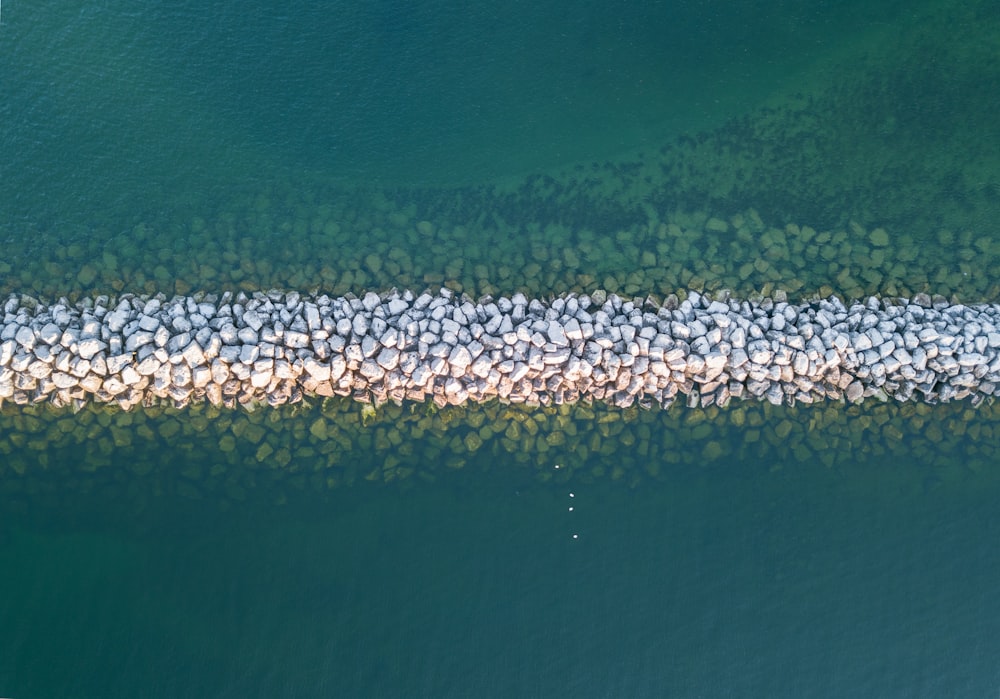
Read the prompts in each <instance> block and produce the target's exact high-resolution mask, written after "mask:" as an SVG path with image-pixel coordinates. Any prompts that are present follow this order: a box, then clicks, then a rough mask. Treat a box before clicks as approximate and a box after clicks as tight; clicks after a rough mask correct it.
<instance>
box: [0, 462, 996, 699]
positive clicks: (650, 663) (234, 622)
mask: <svg viewBox="0 0 1000 699" xmlns="http://www.w3.org/2000/svg"><path fill="white" fill-rule="evenodd" d="M512 480H516V478H507V477H503V476H500V477H496V478H493V479H489V478H485V477H479V478H477V479H472V480H470V481H467V482H464V483H461V484H454V483H453V484H452V485H451V486H450V487H449V486H447V485H444V484H435V485H434V486H431V487H423V488H418V489H417V490H414V491H410V492H399V491H397V490H384V489H382V490H378V491H372V490H368V489H365V488H357V489H355V490H349V491H343V492H341V493H340V494H338V495H337V496H336V497H334V498H331V499H326V500H324V501H315V500H312V501H311V500H310V499H309V498H308V497H305V498H299V499H297V500H295V501H293V503H292V506H291V507H286V508H283V509H274V508H268V507H257V508H253V509H251V508H250V507H249V506H244V508H241V509H237V510H234V511H228V512H224V513H220V512H218V511H217V510H216V509H214V508H212V507H211V506H208V507H206V506H204V505H192V504H191V503H190V502H177V501H171V500H167V501H163V502H160V503H159V505H158V507H157V509H156V511H148V512H144V513H141V514H136V513H134V512H132V513H127V512H126V511H127V508H122V507H120V505H121V503H118V507H115V506H108V505H107V504H106V503H95V502H94V501H92V500H88V499H87V498H85V497H81V498H80V499H79V500H78V501H77V502H76V503H74V504H71V505H69V506H68V507H67V508H66V509H65V510H64V511H61V512H60V514H58V515H56V514H55V513H53V512H52V511H51V510H50V511H46V512H39V513H35V512H32V513H26V514H25V515H23V516H20V517H17V518H16V519H17V522H16V523H15V524H14V525H13V526H12V527H8V528H7V529H6V530H5V532H4V540H3V545H2V547H0V562H2V564H3V568H4V570H5V575H4V576H3V578H2V583H0V585H2V591H3V596H2V598H0V599H2V600H3V602H2V603H0V610H2V613H3V618H4V619H5V629H6V630H5V634H4V635H3V637H2V639H0V651H2V653H0V658H2V660H0V677H2V678H3V682H4V691H5V693H7V694H8V695H12V696H54V695H60V696H123V697H124V696H137V695H141V696H151V697H152V696H178V695H185V696H248V695H249V696H274V695H278V696H433V697H451V696H455V697H463V696H471V695H477V696H501V697H509V696H524V697H551V696H568V695H576V696H803V695H808V696H831V697H833V696H845V695H850V696H927V697H934V696H989V695H990V694H991V693H993V692H994V691H995V688H996V686H997V683H998V682H1000V674H998V670H997V666H996V662H995V658H996V650H997V646H996V640H995V639H996V638H997V633H998V631H1000V628H998V627H1000V617H998V616H997V615H996V614H995V613H994V612H993V610H994V608H995V605H994V604H992V597H993V595H994V591H995V583H996V580H997V576H998V574H1000V558H998V555H997V553H996V547H995V546H994V545H993V542H994V541H995V539H996V536H997V533H998V527H1000V520H998V516H997V513H996V507H995V501H996V497H997V495H998V492H1000V490H998V484H997V482H996V479H995V478H990V479H989V480H988V482H986V479H979V480H978V481H977V482H975V483H965V484H962V485H954V486H941V487H939V488H936V489H933V490H931V491H926V490H924V489H923V488H922V487H920V484H919V482H917V480H916V479H914V478H913V477H912V475H911V472H910V470H909V466H908V465H889V464H884V465H882V470H881V471H880V472H878V473H871V472H868V473H865V472H863V471H860V470H859V471H853V472H852V473H851V474H849V475H844V474H832V473H829V472H816V471H812V472H805V473H804V472H795V473H785V474H767V473H766V472H765V473H760V472H757V471H755V470H754V469H753V467H752V466H750V465H746V464H744V465H740V466H739V467H735V466H734V467H733V468H731V469H727V470H724V471H713V472H710V473H705V472H698V471H697V470H690V469H682V470H681V472H679V473H676V474H675V475H673V476H671V477H670V478H669V479H668V481H667V482H665V483H661V484H655V485H652V486H649V487H646V488H644V489H643V490H641V491H628V490H627V489H625V488H623V487H620V486H616V485H611V484H608V483H603V484H598V485H581V486H579V487H576V486H572V487H570V488H559V489H547V488H540V487H538V486H530V485H527V486H526V485H520V486H518V485H516V484H514V483H511V481H512ZM571 493H572V495H573V496H575V497H571ZM570 507H573V508H574V509H573V511H570V510H569V508H570ZM119 510H125V511H119ZM574 537H578V538H574Z"/></svg>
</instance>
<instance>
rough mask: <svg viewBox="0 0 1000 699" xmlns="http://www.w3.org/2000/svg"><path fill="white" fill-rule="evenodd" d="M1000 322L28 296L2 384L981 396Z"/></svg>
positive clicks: (528, 395) (648, 396) (966, 310)
mask: <svg viewBox="0 0 1000 699" xmlns="http://www.w3.org/2000/svg"><path fill="white" fill-rule="evenodd" d="M998 327H1000V306H997V305H975V306H965V305H949V304H948V303H947V302H945V301H944V299H941V298H935V299H931V298H930V297H928V296H924V295H918V296H917V297H915V298H913V299H912V300H906V299H895V300H889V299H882V300H880V299H876V298H870V299H868V300H867V301H866V302H864V303H852V304H851V305H845V304H844V303H842V302H841V301H839V300H838V299H836V298H829V299H825V300H821V301H817V302H812V303H803V304H793V303H788V302H787V301H785V300H783V298H782V297H781V296H780V295H779V296H778V297H777V298H773V299H772V298H768V299H763V300H761V301H748V300H736V299H730V298H725V297H723V298H720V299H714V300H713V299H710V298H708V297H704V296H701V295H700V294H698V293H696V292H689V293H688V294H687V297H686V298H685V299H684V300H683V301H678V300H677V299H676V298H675V297H670V298H668V299H667V300H666V302H664V303H663V304H655V303H653V302H651V301H650V300H648V299H647V300H641V299H637V300H631V301H629V300H624V299H622V298H620V297H618V296H614V295H611V296H606V295H605V294H603V293H601V292H597V293H595V294H594V295H592V296H588V295H579V296H577V295H569V296H564V297H559V298H556V299H554V300H552V301H551V302H543V301H541V300H539V299H530V300H529V299H527V298H526V297H525V296H524V295H522V294H515V295H513V296H512V297H510V298H507V297H502V298H497V299H492V298H489V297H486V298H482V299H480V300H479V301H478V302H476V301H473V300H471V299H469V298H467V297H464V296H463V297H456V296H455V295H453V294H452V293H451V292H449V291H448V290H441V291H440V292H439V293H437V294H432V293H429V292H424V293H420V294H417V293H413V292H410V291H404V292H402V293H400V292H398V291H392V292H389V293H386V294H382V295H379V294H375V293H367V294H365V295H364V296H363V297H361V298H357V297H354V296H350V295H349V296H345V297H335V298H331V297H329V296H326V295H317V296H307V295H303V294H300V293H297V292H268V293H255V294H253V295H251V296H247V295H245V294H242V293H239V294H230V293H224V294H221V295H211V294H209V295H201V296H196V297H186V296H176V297H174V298H171V299H169V300H168V299H166V298H164V297H163V296H156V297H138V296H130V295H125V296H122V297H121V298H119V299H117V300H115V301H112V300H110V299H109V298H108V297H105V296H99V297H96V298H93V299H84V300H82V301H80V302H78V303H72V304H71V303H69V302H67V301H65V300H61V301H59V302H58V303H54V304H44V303H40V302H38V301H36V300H35V299H33V298H30V297H27V296H18V295H12V296H10V297H9V298H8V300H7V302H6V303H5V305H4V316H3V320H2V324H0V403H2V401H4V400H7V401H12V402H14V403H17V404H26V403H33V402H39V401H46V400H47V401H51V402H53V403H55V404H59V405H72V404H74V403H75V404H78V405H79V404H82V403H83V402H86V401H88V400H94V401H99V402H115V403H118V404H119V405H120V406H121V407H123V408H125V409H128V408H130V407H132V406H134V405H137V404H140V403H153V402H157V401H162V400H166V401H172V402H173V403H175V404H177V405H186V404H188V403H190V402H191V401H209V402H211V403H212V404H215V405H225V406H230V407H234V406H236V405H238V404H242V405H253V404H256V403H260V402H267V403H270V404H272V405H279V404H283V403H290V402H297V401H299V400H301V399H302V398H303V397H304V396H307V395H317V396H331V395H342V396H353V397H355V398H357V399H359V400H363V401H376V402H382V401H387V400H394V401H403V400H416V401H423V400H427V399H431V400H434V401H435V402H436V403H438V404H439V405H442V406H444V405H448V404H459V403H463V402H465V401H486V400H491V399H500V400H503V401H508V402H511V403H529V404H534V403H537V404H550V403H562V402H570V401H577V400H580V399H593V400H600V401H606V402H608V403H610V404H612V405H615V406H619V407H627V406H630V405H632V404H633V403H634V402H636V401H638V402H639V404H640V405H643V406H651V405H653V404H660V405H669V404H670V403H672V402H673V401H674V400H676V399H678V398H679V397H684V398H686V400H687V402H688V404H689V405H702V406H707V405H710V404H718V405H725V404H726V403H728V402H729V400H731V399H733V398H736V399H740V398H757V399H761V400H767V401H770V402H771V403H774V404H782V403H785V404H794V403H796V402H801V403H811V402H815V401H817V400H822V399H833V400H840V399H846V400H848V401H851V402H857V401H861V400H863V399H864V398H866V397H869V396H878V397H880V398H883V399H884V398H886V397H893V398H896V399H897V400H901V401H903V400H909V399H911V398H916V399H922V400H925V401H927V402H938V401H948V400H956V399H962V398H972V400H973V401H980V400H982V399H983V398H985V397H987V396H991V395H993V394H994V392H995V391H996V390H997V385H998V382H1000V331H998Z"/></svg>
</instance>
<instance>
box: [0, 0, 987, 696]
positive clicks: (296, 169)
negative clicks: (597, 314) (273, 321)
mask: <svg viewBox="0 0 1000 699" xmlns="http://www.w3.org/2000/svg"><path fill="white" fill-rule="evenodd" d="M998 88H1000V10H998V8H997V6H996V4H995V3H992V2H989V1H988V0H978V1H973V2H957V1H954V0H936V1H935V0H927V1H926V2H906V3H904V2H896V1H895V0H891V1H887V2H874V3H873V2H861V1H859V0H844V1H843V2H838V3H825V2H817V1H806V2H799V3H791V2H762V1H760V2H759V1H749V0H748V1H737V2H716V1H713V0H706V1H703V2H693V1H692V2H666V1H656V0H654V1H651V2H631V3H629V2H626V3H621V2H609V1H608V0H584V1H583V2H566V1H565V0H537V1H536V2H523V1H521V0H517V1H515V2H508V3H493V4H490V3H485V4H484V3H478V4H476V3H462V2H454V1H453V0H431V1H430V2H422V3H408V2H400V1H399V0H370V1H368V2H341V1H340V0H335V1H333V2H327V3H310V2H302V1H301V0H289V1H288V2H285V3H278V4H275V3H264V2H260V1H259V0H244V1H243V2H238V3H237V2H232V1H231V0H221V1H219V2H198V1H196V0H179V1H177V2H169V3H165V2H140V3H134V2H123V1H121V0H98V1H97V2H90V3H83V4H80V3H70V2H65V1H63V0H38V1H36V2H33V3H27V2H24V1H23V0H20V1H19V0H8V2H5V3H3V5H2V8H0V293H2V294H3V295H6V294H10V293H18V294H22V293H23V294H29V295H32V296H35V297H38V298H58V297H60V296H67V297H68V298H71V299H72V300H76V299H79V298H82V297H85V296H87V295H94V294H104V295H111V296H114V295H116V294H126V293H138V294H155V293H164V294H166V295H170V294H173V293H181V294H188V293H214V292H221V291H226V290H242V291H250V290H255V289H260V290H265V291H266V290H268V289H270V288H291V289H299V290H301V291H304V292H310V291H319V292H328V293H331V294H345V293H354V294H358V295H360V294H363V293H364V292H365V291H367V290H375V291H383V290H386V289H389V288H393V287H398V288H400V289H402V288H414V289H415V290H417V291H418V292H419V291H422V290H423V289H424V288H434V287H440V286H442V285H444V286H446V287H449V288H452V289H453V290H455V291H457V292H459V293H467V294H470V295H471V296H473V297H475V296H477V295H480V294H494V295H495V294H499V293H513V292H515V291H523V292H526V293H529V294H532V295H536V296H539V297H542V298H548V297H551V296H552V295H554V294H562V293H567V292H591V291H593V290H594V289H597V288H603V289H608V290H611V291H617V292H620V293H623V294H628V295H635V296H643V295H645V294H654V295H656V294H660V295H665V294H666V293H668V292H669V291H670V290H672V289H675V288H677V289H679V288H681V287H684V286H689V287H691V288H698V289H705V290H706V291H708V292H716V291H720V290H723V289H730V288H732V289H735V291H736V292H737V293H746V292H747V290H750V291H757V292H762V293H764V294H770V293H773V292H775V291H777V290H784V289H789V290H790V291H789V294H790V295H792V296H794V295H800V296H803V297H806V298H809V297H810V294H812V295H822V294H827V293H834V294H839V295H841V296H843V297H845V298H846V297H851V296H858V295H861V294H869V293H877V294H880V295H885V296H896V295H902V294H906V293H910V292H927V293H940V294H942V295H944V296H946V297H948V298H950V299H953V300H954V301H955V302H959V301H961V302H997V301H998V300H1000V279H998V278H997V277H996V272H995V270H996V266H995V265H996V263H997V261H998V260H1000V230H998V224H997V221H1000V122H998V121H997V120H996V114H997V112H998V109H1000V89H998ZM714 220H719V221H723V220H724V221H728V222H729V224H728V227H726V228H723V229H718V227H716V228H715V229H713V228H712V226H713V225H714V224H712V223H711V222H712V221H714ZM706 221H708V223H706ZM745 221H760V222H761V223H760V225H759V226H756V224H747V225H744V222H745ZM724 225H726V224H724ZM882 227H884V229H885V230H887V231H888V233H887V234H885V235H886V236H887V237H888V238H889V240H890V241H891V243H890V244H889V245H888V246H883V245H882V244H881V243H872V242H871V241H875V240H881V239H882V238H881V234H879V235H875V234H873V233H872V231H873V230H874V229H879V228H882ZM702 228H704V230H707V231H709V233H708V234H707V235H701V234H699V233H697V232H696V233H691V231H695V230H696V229H698V230H701V229H702ZM713 230H714V231H715V232H714V233H713V232H712V231H713ZM718 230H723V231H724V232H723V233H718ZM735 230H739V231H740V235H744V234H745V236H746V237H745V238H736V237H733V238H732V239H731V240H726V241H723V243H719V242H718V241H717V239H716V237H713V236H715V235H716V234H718V235H720V236H724V235H729V233H728V232H727V231H735ZM817 232H818V233H817ZM734 235H735V234H734ZM796 241H801V244H799V243H797V242H796ZM817 241H818V242H817ZM870 243H871V244H870ZM883 247H884V248H885V249H882V248H883ZM741 255H745V257H743V256H741ZM650 256H651V257H650ZM2 369H3V367H0V370H2ZM564 407H565V406H564ZM530 408H531V407H530V406H529V407H528V408H519V410H518V411H508V410H507V407H504V406H486V407H484V408H482V409H479V408H477V407H471V408H469V409H468V410H464V409H463V410H456V411H451V412H449V411H446V410H445V411H440V412H438V411H436V410H434V409H433V408H432V407H428V406H413V405H403V406H375V407H374V412H371V413H368V412H362V408H361V407H360V406H355V405H353V404H352V403H350V402H348V401H345V402H344V403H335V402H331V401H318V400H317V401H314V402H313V403H309V402H308V401H306V403H304V404H303V405H301V406H296V407H295V408H294V409H292V408H290V409H287V410H281V411H279V410H278V409H276V408H275V409H272V408H270V407H269V406H266V405H265V406H258V407H256V409H255V410H253V411H252V412H250V411H246V410H245V409H243V408H237V409H234V410H228V409H227V410H222V411H219V410H202V409H191V410H186V409H173V408H163V407H162V406H161V407H156V406H152V407H148V408H137V409H135V410H134V414H133V413H130V414H126V415H124V416H123V415H122V414H121V411H116V410H115V409H113V408H93V407H92V406H72V407H71V408H68V409H65V410H62V411H61V412H60V411H58V410H54V409H53V410H52V411H46V410H45V409H43V408H41V407H37V406H35V407H32V406H22V405H15V404H13V403H11V402H10V401H7V402H0V696H2V697H10V698H13V699H27V698H29V697H67V698H70V697H102V698H106V697H257V696H260V697H269V698H273V697H314V696H315V697H434V698H437V697H504V698H507V697H510V698H515V697H540V698H548V697H567V696H572V697H579V698H589V697H615V698H617V697H629V698H631V697H637V698H638V697H796V698H798V697H931V698H935V697H992V696H997V694H998V693H1000V607H998V605H997V603H996V591H997V590H998V589H1000V548H998V546H997V541H998V538H1000V507H998V502H1000V444H998V442H997V437H996V436H995V435H1000V425H998V424H997V422H998V418H997V417H996V416H995V414H994V411H995V410H996V408H995V407H994V406H993V405H992V403H989V404H985V405H983V406H972V405H971V404H963V405H959V406H957V407H956V406H924V408H926V410H924V409H921V410H917V409H916V408H915V407H914V406H911V405H903V406H900V405H897V404H894V403H889V404H885V405H878V404H876V405H869V404H866V407H865V409H863V410H862V409H858V408H857V407H856V406H855V407H850V406H846V405H844V404H836V403H833V404H831V405H828V406H821V407H817V406H814V407H812V408H809V409H806V408H804V407H802V406H800V407H799V408H797V409H789V411H788V412H780V411H778V410H773V411H772V410H770V407H768V409H766V410H765V409H761V408H759V407H752V406H730V407H729V408H727V409H725V410H719V409H717V408H714V407H713V408H711V409H709V410H707V411H703V412H704V414H702V411H701V409H700V408H698V407H691V408H687V407H684V406H677V408H678V409H676V410H675V409H671V411H670V412H669V413H668V412H667V411H664V415H662V416H661V415H659V414H656V415H653V416H649V414H648V413H647V412H646V411H645V410H642V411H639V410H636V409H633V410H630V411H626V410H621V411H617V409H607V410H610V412H607V410H606V411H605V412H600V411H598V412H597V413H596V414H595V413H594V412H592V411H591V410H590V408H589V407H586V406H585V407H583V408H582V409H580V410H579V411H576V412H573V411H572V410H571V409H570V408H568V407H566V409H565V410H563V409H562V408H555V407H552V406H549V407H542V406H535V409H534V411H532V410H531V409H530ZM144 410H145V411H146V412H143V411H144ZM574 410H575V409H574ZM656 410H658V409H654V411H656ZM247 412H249V415H248V414H247ZM317 415H322V416H324V417H325V419H327V420H328V421H329V423H328V424H329V425H331V426H330V428H329V434H328V433H327V427H326V424H327V423H323V422H322V421H320V422H319V423H317V421H316V419H317ZM533 415H534V416H537V419H533V417H532V416H533ZM373 416H374V417H373ZM526 416H527V417H526ZM317 424H320V427H317ZM321 428H322V429H321ZM473 435H474V438H473Z"/></svg>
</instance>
